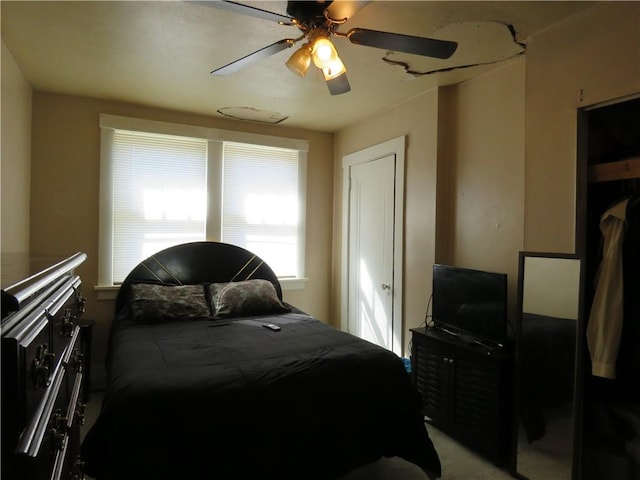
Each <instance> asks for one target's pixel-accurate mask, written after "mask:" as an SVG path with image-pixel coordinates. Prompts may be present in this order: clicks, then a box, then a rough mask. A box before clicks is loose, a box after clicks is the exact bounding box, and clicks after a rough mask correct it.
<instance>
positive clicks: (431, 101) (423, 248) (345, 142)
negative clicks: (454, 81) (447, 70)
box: [331, 90, 439, 345]
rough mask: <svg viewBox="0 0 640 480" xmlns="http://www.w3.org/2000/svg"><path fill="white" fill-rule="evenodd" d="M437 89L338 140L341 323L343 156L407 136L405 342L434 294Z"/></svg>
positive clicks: (336, 280) (336, 240) (335, 301)
mask: <svg viewBox="0 0 640 480" xmlns="http://www.w3.org/2000/svg"><path fill="white" fill-rule="evenodd" d="M438 93H439V92H438V90H432V91H429V92H426V93H425V94H423V95H421V96H419V97H417V98H414V99H412V100H411V101H409V102H405V103H403V104H401V105H399V106H397V107H396V108H393V109H391V110H389V111H387V112H384V113H383V114H381V115H379V116H376V117H373V118H371V119H370V120H368V121H366V122H363V123H361V124H358V125H355V126H353V127H350V128H347V129H345V130H343V131H341V132H339V133H338V134H337V135H336V146H335V152H336V158H335V170H334V178H335V181H334V193H335V202H336V207H335V208H334V214H335V216H334V237H333V245H334V275H333V284H332V286H331V288H332V312H333V316H334V317H335V318H339V312H340V300H341V299H340V288H341V282H340V280H341V279H340V271H341V270H340V269H341V248H340V247H341V245H340V239H341V235H342V232H341V225H342V217H341V212H342V157H343V156H345V155H347V154H350V153H353V152H357V151H359V150H362V149H364V148H366V147H370V146H373V145H377V144H379V143H382V142H384V141H386V140H390V139H392V138H396V137H399V136H403V135H404V136H405V138H406V151H405V214H404V224H405V226H404V265H403V267H404V278H403V293H404V298H403V315H404V318H405V322H404V329H403V330H404V338H403V345H406V343H407V339H408V333H407V330H408V329H409V328H413V327H416V326H418V325H419V324H420V323H421V322H422V321H423V320H424V316H425V311H426V308H427V300H428V297H429V294H430V291H431V270H432V265H433V263H434V255H435V241H436V229H435V218H436V192H437V188H436V180H437V178H438V175H437V170H438V102H439V97H438Z"/></svg>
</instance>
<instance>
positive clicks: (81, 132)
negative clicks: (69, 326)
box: [31, 92, 333, 376]
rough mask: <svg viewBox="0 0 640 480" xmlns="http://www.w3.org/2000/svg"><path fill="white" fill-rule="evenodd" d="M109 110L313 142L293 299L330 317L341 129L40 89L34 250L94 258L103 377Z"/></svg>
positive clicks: (84, 272) (93, 307)
mask: <svg viewBox="0 0 640 480" xmlns="http://www.w3.org/2000/svg"><path fill="white" fill-rule="evenodd" d="M101 113H108V114H113V115H123V116H130V117H137V118H145V119H152V120H159V121H167V122H175V123H185V124H192V125H199V126H205V127H211V128H222V129H227V130H242V131H247V132H252V133H260V134H274V135H279V136H284V137H291V138H301V139H305V140H308V141H309V155H308V164H307V171H308V179H309V180H308V184H307V241H306V251H307V258H306V274H307V277H308V278H309V282H308V283H307V285H306V288H305V289H304V290H293V291H286V292H285V294H284V298H285V300H286V301H288V302H290V303H292V304H294V305H296V306H297V307H299V308H301V309H303V310H305V311H307V312H309V313H310V314H313V315H315V316H316V317H318V318H319V319H321V320H324V321H329V319H330V318H329V283H330V274H331V266H330V263H329V261H327V260H326V259H329V258H331V234H332V232H331V218H332V210H331V205H332V194H331V192H332V185H333V163H332V160H333V150H332V148H333V135H332V134H328V133H318V132H311V131H306V130H300V129H289V128H282V127H276V128H274V127H269V126H262V125H257V124H248V123H240V122H230V121H228V120H224V119H217V118H211V117H203V116H198V115H192V114H188V113H182V112H174V111H166V110H159V109H154V108H147V107H142V106H137V105H129V104H124V103H117V102H110V101H102V100H96V99H90V98H82V97H74V96H67V95H56V94H52V93H44V92H35V93H34V96H33V144H32V166H31V178H32V183H31V185H32V195H31V207H32V208H31V210H32V214H31V251H32V252H39V253H61V252H65V253H67V252H68V253H73V252H75V251H83V252H85V253H87V255H88V259H87V261H86V262H85V264H83V265H82V266H81V267H80V268H79V274H80V275H81V277H82V279H83V289H84V292H85V295H86V297H87V314H86V318H91V319H95V320H96V321H97V325H96V327H95V331H94V353H95V357H94V363H95V364H96V365H95V368H96V370H95V371H96V374H97V375H98V376H99V375H100V373H101V371H100V370H101V367H102V363H103V360H104V353H105V346H106V338H107V333H108V328H109V326H110V320H111V317H112V315H113V308H114V305H113V301H112V300H108V301H106V300H100V301H99V300H98V299H97V296H96V293H95V291H94V289H93V287H94V286H95V285H97V279H98V186H99V172H100V128H99V115H100V114H101Z"/></svg>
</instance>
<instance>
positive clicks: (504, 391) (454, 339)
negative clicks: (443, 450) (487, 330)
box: [411, 328, 514, 466]
mask: <svg viewBox="0 0 640 480" xmlns="http://www.w3.org/2000/svg"><path fill="white" fill-rule="evenodd" d="M411 332H412V341H411V370H412V375H413V377H414V381H415V385H416V387H417V389H418V392H419V393H420V396H421V397H422V401H423V410H422V411H423V414H424V415H425V416H426V417H427V421H428V422H429V423H430V424H432V425H433V426H434V427H436V428H438V429H439V430H441V431H442V432H444V433H446V434H447V435H449V436H450V437H452V438H453V439H455V440H457V441H459V442H460V443H462V444H464V445H465V446H467V447H468V448H471V449H472V450H474V451H476V452H477V453H479V454H481V455H483V456H485V457H487V458H488V459H490V460H491V461H492V462H493V463H494V464H496V465H501V466H502V465H506V464H508V461H509V459H510V456H511V452H512V450H511V449H512V448H513V445H514V441H513V438H512V437H513V434H512V430H513V429H512V428H511V425H512V421H513V377H514V375H513V369H514V361H513V353H512V351H511V349H510V348H508V347H502V348H500V347H497V346H496V345H490V344H488V343H486V342H482V341H476V339H474V338H473V337H469V336H467V335H464V334H460V333H457V332H453V334H450V332H448V331H442V329H440V328H438V329H434V328H414V329H411Z"/></svg>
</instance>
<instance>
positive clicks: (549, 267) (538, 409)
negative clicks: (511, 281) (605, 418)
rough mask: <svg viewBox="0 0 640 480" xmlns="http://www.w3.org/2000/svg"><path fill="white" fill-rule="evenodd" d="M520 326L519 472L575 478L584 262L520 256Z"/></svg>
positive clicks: (542, 255) (543, 255) (566, 479)
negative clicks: (577, 355)
mask: <svg viewBox="0 0 640 480" xmlns="http://www.w3.org/2000/svg"><path fill="white" fill-rule="evenodd" d="M519 260H520V264H519V272H518V322H517V324H516V361H517V379H516V390H517V392H516V399H517V402H516V404H517V407H516V408H517V411H518V414H517V417H518V418H517V422H516V423H517V425H518V427H517V428H518V431H517V452H516V471H517V473H518V476H519V477H520V478H527V479H532V480H535V479H545V478H553V479H557V480H570V479H572V478H573V476H574V475H576V473H575V471H574V470H575V469H573V468H572V466H573V458H574V447H575V445H574V436H575V434H574V430H575V429H574V419H575V418H576V416H575V405H576V403H575V402H576V395H575V393H576V391H577V389H576V386H575V385H576V374H575V373H576V361H577V357H576V344H577V340H578V325H579V322H578V319H579V311H580V282H581V281H580V267H581V262H580V259H579V258H578V257H577V256H575V255H565V254H550V253H534V252H520V259H519Z"/></svg>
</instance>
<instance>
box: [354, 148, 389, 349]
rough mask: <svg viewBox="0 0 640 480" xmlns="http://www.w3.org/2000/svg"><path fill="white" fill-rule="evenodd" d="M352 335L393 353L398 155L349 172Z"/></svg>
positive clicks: (367, 163) (358, 165)
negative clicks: (396, 170)
mask: <svg viewBox="0 0 640 480" xmlns="http://www.w3.org/2000/svg"><path fill="white" fill-rule="evenodd" d="M350 180H351V188H350V191H349V282H348V284H349V306H348V312H349V313H348V316H349V332H350V333H353V334H355V335H357V336H359V337H361V338H364V339H365V340H369V341H370V342H372V343H375V344H377V345H380V346H382V347H385V348H388V349H389V350H393V322H394V318H393V300H394V298H393V283H394V282H393V280H394V279H393V249H394V248H393V247H394V245H393V242H394V211H395V208H394V207H395V155H393V154H392V155H387V156H385V157H383V158H378V159H375V160H371V161H368V162H365V163H360V164H357V165H354V166H352V167H351V168H350Z"/></svg>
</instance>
